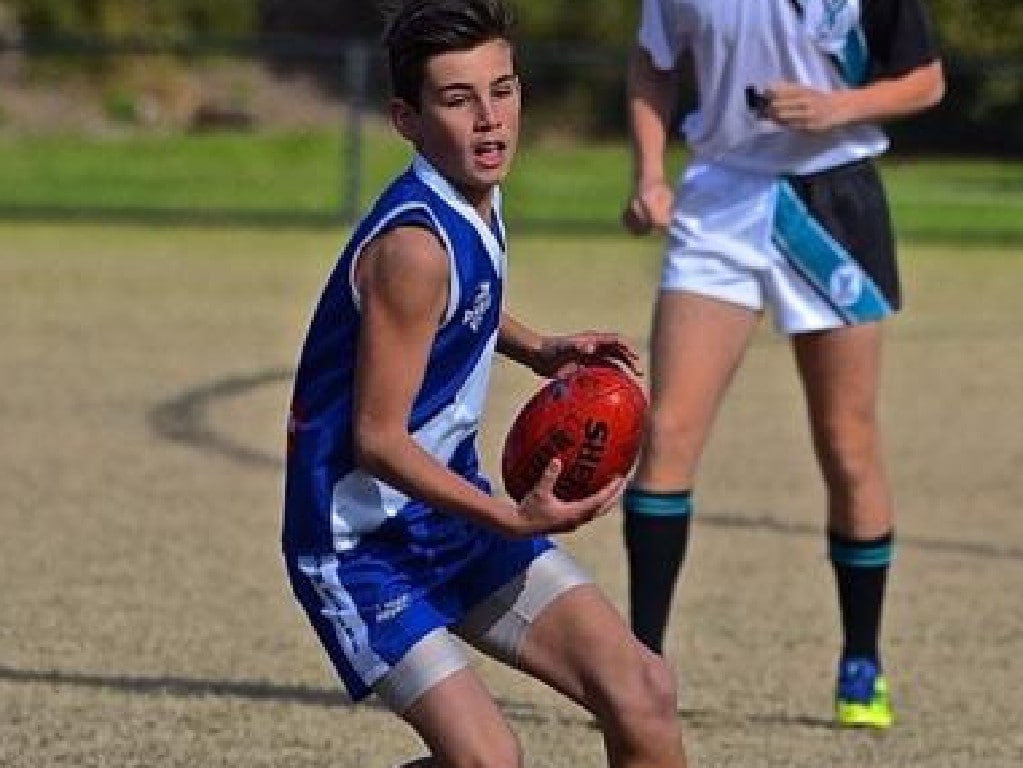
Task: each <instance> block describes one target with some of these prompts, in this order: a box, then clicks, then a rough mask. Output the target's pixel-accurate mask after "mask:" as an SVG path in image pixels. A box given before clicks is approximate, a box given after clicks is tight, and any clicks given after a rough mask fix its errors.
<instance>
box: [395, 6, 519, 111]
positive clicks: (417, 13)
mask: <svg viewBox="0 0 1023 768" xmlns="http://www.w3.org/2000/svg"><path fill="white" fill-rule="evenodd" d="M511 27H512V14H511V11H510V9H509V8H508V7H507V6H506V5H505V3H504V1H503V0H399V2H398V3H397V4H396V7H395V8H394V9H393V11H392V13H391V16H390V20H389V22H388V23H387V27H386V29H385V31H384V44H385V45H386V47H387V57H388V64H389V66H390V73H391V91H392V93H393V94H394V95H395V96H396V97H398V98H399V99H402V100H404V101H406V102H408V103H409V104H411V105H412V106H413V107H414V108H415V109H417V110H418V109H419V107H420V90H421V89H422V87H423V80H424V78H425V76H426V61H427V59H429V58H430V57H432V56H436V55H438V54H441V53H447V52H448V51H465V50H468V49H470V48H475V47H476V46H477V45H480V44H482V43H486V42H489V41H490V40H498V39H500V40H508V39H509V38H510V35H511Z"/></svg>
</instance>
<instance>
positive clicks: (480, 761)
mask: <svg viewBox="0 0 1023 768" xmlns="http://www.w3.org/2000/svg"><path fill="white" fill-rule="evenodd" d="M402 716H403V717H404V718H405V720H406V721H408V723H409V724H410V725H411V726H412V727H413V728H414V729H415V730H416V732H417V733H418V734H419V736H420V737H421V738H422V739H423V741H424V742H425V743H426V746H427V747H428V748H429V750H430V753H431V756H430V757H428V758H420V759H419V760H416V761H413V762H412V763H411V764H408V765H409V768H412V766H415V767H416V768H479V766H487V767H488V768H521V765H522V756H521V751H520V749H519V745H518V741H517V740H516V738H515V735H514V734H513V733H512V732H511V729H510V728H509V727H508V724H507V722H506V721H505V719H504V717H503V715H502V714H501V712H500V710H499V709H498V708H497V705H496V704H495V703H494V701H493V699H492V698H491V696H490V694H489V693H488V691H487V690H486V688H485V687H484V686H483V683H482V682H481V681H480V679H479V677H478V676H477V674H476V673H475V672H474V671H473V670H471V669H462V670H460V671H458V672H455V673H454V674H453V675H451V676H450V677H447V678H445V679H444V680H442V681H441V682H440V683H438V684H437V685H435V686H433V687H432V688H430V690H428V691H427V692H426V693H425V694H423V695H422V696H421V697H420V698H419V699H418V700H417V701H416V702H415V703H414V704H413V705H412V706H411V707H410V708H409V709H408V711H407V712H405V713H404V714H403V715H402Z"/></svg>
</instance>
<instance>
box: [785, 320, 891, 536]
mask: <svg viewBox="0 0 1023 768" xmlns="http://www.w3.org/2000/svg"><path fill="white" fill-rule="evenodd" d="M792 344H793V349H794V351H795V355H796V362H797V364H798V366H799V372H800V376H801V377H802V381H803V387H804V390H805V393H806V402H807V408H808V411H809V417H810V428H811V432H812V435H813V444H814V449H815V451H816V454H817V460H818V462H819V463H820V467H821V472H822V473H823V475H824V481H825V483H826V484H827V487H828V525H829V528H830V529H831V530H833V531H836V532H837V533H841V534H843V535H845V536H849V537H851V538H857V539H868V538H871V537H876V536H880V535H883V534H884V533H886V532H888V531H890V530H891V527H892V520H893V515H892V502H891V495H890V492H889V489H888V481H887V479H886V477H885V473H884V467H883V462H882V457H881V448H880V436H879V430H878V424H877V383H878V376H879V370H880V358H881V326H880V325H879V324H877V323H873V324H868V325H859V326H854V327H851V328H840V329H837V330H833V331H822V332H819V333H808V334H801V335H798V336H795V337H793V340H792Z"/></svg>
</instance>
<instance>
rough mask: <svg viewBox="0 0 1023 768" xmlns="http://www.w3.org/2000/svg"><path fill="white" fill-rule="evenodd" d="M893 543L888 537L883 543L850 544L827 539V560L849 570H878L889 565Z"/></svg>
mask: <svg viewBox="0 0 1023 768" xmlns="http://www.w3.org/2000/svg"><path fill="white" fill-rule="evenodd" d="M894 551H895V542H894V541H892V538H891V537H890V536H888V537H885V539H884V540H883V541H866V542H862V543H859V542H850V541H848V540H845V541H841V542H839V541H836V540H835V539H834V538H829V539H828V558H829V559H830V560H831V562H833V563H838V564H839V565H846V566H849V567H851V568H880V567H882V566H885V565H890V564H891V562H892V555H893V553H894Z"/></svg>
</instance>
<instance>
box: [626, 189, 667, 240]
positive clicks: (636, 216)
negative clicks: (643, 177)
mask: <svg viewBox="0 0 1023 768" xmlns="http://www.w3.org/2000/svg"><path fill="white" fill-rule="evenodd" d="M674 199H675V194H674V192H672V189H671V187H670V186H668V183H667V182H666V181H665V180H664V179H656V180H655V181H651V182H646V183H642V184H640V185H638V186H637V187H636V189H634V190H633V192H632V196H631V197H630V198H629V200H628V202H627V203H626V204H625V210H624V211H622V225H623V226H624V227H625V229H626V230H628V232H629V233H630V234H633V235H646V234H649V233H650V232H652V231H654V230H657V231H658V232H663V231H664V230H666V229H667V228H668V223H669V222H670V221H671V206H672V203H673V202H674Z"/></svg>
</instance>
